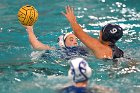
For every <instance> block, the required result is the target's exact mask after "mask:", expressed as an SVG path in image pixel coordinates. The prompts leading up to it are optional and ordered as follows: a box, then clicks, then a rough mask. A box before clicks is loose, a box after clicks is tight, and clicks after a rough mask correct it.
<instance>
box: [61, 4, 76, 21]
mask: <svg viewBox="0 0 140 93" xmlns="http://www.w3.org/2000/svg"><path fill="white" fill-rule="evenodd" d="M65 10H66V13H64V12H62V14H63V15H64V16H65V17H66V18H67V19H68V21H69V22H70V23H75V22H77V21H76V16H75V15H74V11H73V8H72V7H70V6H66V8H65Z"/></svg>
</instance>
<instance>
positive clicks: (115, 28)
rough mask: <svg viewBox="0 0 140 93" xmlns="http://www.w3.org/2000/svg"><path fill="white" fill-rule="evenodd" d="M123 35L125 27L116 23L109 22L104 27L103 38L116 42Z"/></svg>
mask: <svg viewBox="0 0 140 93" xmlns="http://www.w3.org/2000/svg"><path fill="white" fill-rule="evenodd" d="M122 36H123V29H122V28H121V27H120V26H119V25H116V24H107V25H105V26H104V27H103V28H102V40H103V41H109V42H111V43H116V42H117V41H118V40H119V39H120V38H121V37H122Z"/></svg>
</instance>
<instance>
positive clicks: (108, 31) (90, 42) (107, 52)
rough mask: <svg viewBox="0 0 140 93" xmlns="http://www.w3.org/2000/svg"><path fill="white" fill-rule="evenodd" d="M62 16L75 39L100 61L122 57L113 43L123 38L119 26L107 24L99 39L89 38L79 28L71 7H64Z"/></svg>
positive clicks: (119, 50)
mask: <svg viewBox="0 0 140 93" xmlns="http://www.w3.org/2000/svg"><path fill="white" fill-rule="evenodd" d="M63 14H64V16H65V17H66V18H67V19H68V21H69V22H70V25H71V27H72V29H73V31H74V34H75V35H76V37H78V38H79V39H80V40H81V42H83V43H84V44H85V45H86V46H87V47H88V48H89V49H91V51H92V52H93V53H94V55H95V56H96V57H97V58H100V59H104V58H105V59H106V58H107V59H115V58H120V57H123V51H122V50H121V49H119V48H118V47H117V46H116V45H115V43H116V42H117V41H118V40H119V39H120V38H121V37H122V36H123V29H122V28H121V27H120V26H119V25H115V24H107V25H105V26H104V27H103V29H102V30H101V31H100V37H99V39H96V38H93V37H91V36H89V35H88V34H87V33H86V32H84V31H83V29H82V28H81V26H80V25H79V24H78V22H77V21H76V16H75V15H74V11H73V9H72V8H71V7H69V6H67V7H66V13H63Z"/></svg>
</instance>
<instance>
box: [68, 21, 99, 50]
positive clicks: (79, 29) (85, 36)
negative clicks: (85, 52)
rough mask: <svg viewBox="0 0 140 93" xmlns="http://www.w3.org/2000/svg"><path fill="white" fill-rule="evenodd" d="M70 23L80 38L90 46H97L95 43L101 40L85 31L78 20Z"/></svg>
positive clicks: (93, 47) (92, 47)
mask: <svg viewBox="0 0 140 93" xmlns="http://www.w3.org/2000/svg"><path fill="white" fill-rule="evenodd" d="M70 24H71V27H72V29H73V31H74V34H75V35H76V36H77V38H79V39H80V40H81V41H82V42H83V43H84V44H85V45H86V46H87V47H88V48H90V49H92V50H94V49H95V47H96V46H95V45H96V44H97V43H98V42H99V41H98V40H97V39H95V38H92V37H91V36H90V35H88V34H87V33H86V32H84V31H83V28H82V27H81V26H80V25H79V24H78V23H77V22H70Z"/></svg>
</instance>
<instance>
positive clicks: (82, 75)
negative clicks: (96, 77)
mask: <svg viewBox="0 0 140 93" xmlns="http://www.w3.org/2000/svg"><path fill="white" fill-rule="evenodd" d="M91 74H92V70H91V68H90V67H89V65H88V63H87V62H86V60H84V59H83V58H74V59H72V60H70V70H69V72H68V75H69V77H70V78H73V81H74V82H76V83H77V82H83V81H87V80H88V79H89V78H90V76H91Z"/></svg>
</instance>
